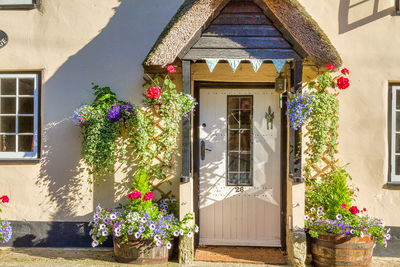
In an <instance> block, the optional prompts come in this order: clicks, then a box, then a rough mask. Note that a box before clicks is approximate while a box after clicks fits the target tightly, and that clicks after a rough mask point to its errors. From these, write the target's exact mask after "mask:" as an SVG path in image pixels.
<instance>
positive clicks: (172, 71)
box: [167, 65, 176, 73]
mask: <svg viewBox="0 0 400 267" xmlns="http://www.w3.org/2000/svg"><path fill="white" fill-rule="evenodd" d="M167 71H168V72H169V73H176V69H175V67H174V66H172V65H168V66H167Z"/></svg>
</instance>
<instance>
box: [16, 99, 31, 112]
mask: <svg viewBox="0 0 400 267" xmlns="http://www.w3.org/2000/svg"><path fill="white" fill-rule="evenodd" d="M33 100H34V98H33V97H20V98H18V102H19V103H18V113H19V114H33V110H34V109H33V105H34V104H33Z"/></svg>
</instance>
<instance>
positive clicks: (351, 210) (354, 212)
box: [349, 206, 360, 214]
mask: <svg viewBox="0 0 400 267" xmlns="http://www.w3.org/2000/svg"><path fill="white" fill-rule="evenodd" d="M349 211H350V212H351V213H352V214H357V213H360V211H359V210H358V208H357V206H352V207H351V208H350V209H349Z"/></svg>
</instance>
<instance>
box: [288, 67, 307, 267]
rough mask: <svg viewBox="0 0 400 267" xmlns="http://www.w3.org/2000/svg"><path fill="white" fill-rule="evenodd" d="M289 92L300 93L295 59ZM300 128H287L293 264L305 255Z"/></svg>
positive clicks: (290, 255) (300, 71) (299, 73)
mask: <svg viewBox="0 0 400 267" xmlns="http://www.w3.org/2000/svg"><path fill="white" fill-rule="evenodd" d="M291 76H292V77H291V90H290V91H291V93H301V90H302V83H303V79H302V76H303V62H302V60H296V61H295V62H294V65H293V69H292V72H291ZM300 133H301V129H299V130H297V131H295V130H293V129H291V128H290V130H289V181H288V188H287V190H288V191H287V192H288V199H289V200H290V201H288V206H287V209H288V211H287V212H288V225H287V252H288V258H289V260H290V262H291V264H292V265H293V266H301V267H303V266H305V260H306V256H307V242H306V234H305V232H304V204H305V185H304V179H303V178H302V171H301V162H302V159H301V154H302V148H301V142H302V138H301V135H300Z"/></svg>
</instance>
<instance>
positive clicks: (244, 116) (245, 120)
mask: <svg viewBox="0 0 400 267" xmlns="http://www.w3.org/2000/svg"><path fill="white" fill-rule="evenodd" d="M250 126H251V110H244V111H241V112H240V129H250Z"/></svg>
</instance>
